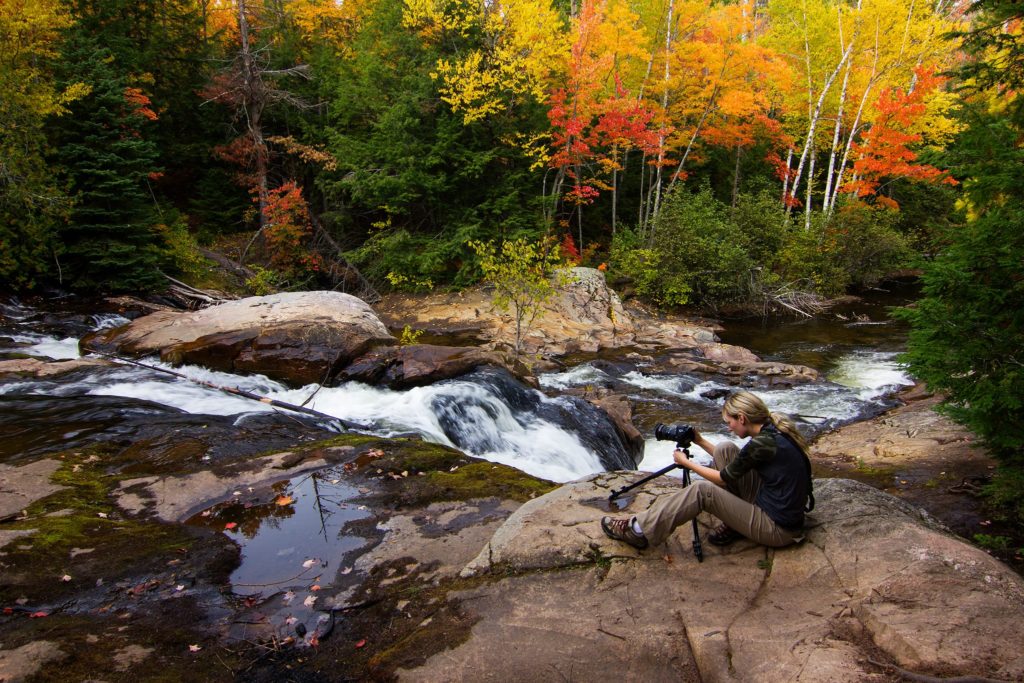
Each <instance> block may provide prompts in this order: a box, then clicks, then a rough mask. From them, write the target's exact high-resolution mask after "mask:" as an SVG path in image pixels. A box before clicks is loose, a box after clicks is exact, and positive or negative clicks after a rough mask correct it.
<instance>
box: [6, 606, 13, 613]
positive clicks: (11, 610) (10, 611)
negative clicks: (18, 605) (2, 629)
mask: <svg viewBox="0 0 1024 683" xmlns="http://www.w3.org/2000/svg"><path fill="white" fill-rule="evenodd" d="M4 614H14V608H13V607H4Z"/></svg>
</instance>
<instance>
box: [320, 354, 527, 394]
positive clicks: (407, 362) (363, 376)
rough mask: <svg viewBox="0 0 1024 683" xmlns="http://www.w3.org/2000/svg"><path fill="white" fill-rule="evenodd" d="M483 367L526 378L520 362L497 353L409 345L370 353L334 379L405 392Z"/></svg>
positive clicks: (358, 359) (525, 369)
mask: <svg viewBox="0 0 1024 683" xmlns="http://www.w3.org/2000/svg"><path fill="white" fill-rule="evenodd" d="M484 365H491V366H494V367H500V368H505V369H506V370H508V371H509V372H510V373H512V374H513V375H516V376H517V377H519V378H520V379H523V378H526V377H528V376H529V369H528V368H526V367H525V366H524V365H523V364H522V363H521V362H518V361H516V360H514V359H513V358H512V357H511V356H509V355H507V354H504V353H500V352H498V351H485V350H483V349H479V348H476V347H459V346H437V345H434V344H411V345H408V346H389V347H378V348H376V349H373V350H372V351H370V352H368V353H365V354H363V355H362V356H360V357H359V358H356V359H355V360H353V361H352V362H351V363H349V364H348V365H347V366H346V367H345V368H343V369H342V370H340V371H339V372H338V374H337V376H336V379H337V380H338V381H346V380H352V381H357V382H363V383H365V384H383V385H386V386H388V387H390V388H392V389H408V388H410V387H417V386H424V385H427V384H433V383H434V382H439V381H441V380H443V379H451V378H453V377H458V376H460V375H464V374H466V373H467V372H471V371H473V370H475V369H476V368H478V367H480V366H484ZM530 379H532V378H530Z"/></svg>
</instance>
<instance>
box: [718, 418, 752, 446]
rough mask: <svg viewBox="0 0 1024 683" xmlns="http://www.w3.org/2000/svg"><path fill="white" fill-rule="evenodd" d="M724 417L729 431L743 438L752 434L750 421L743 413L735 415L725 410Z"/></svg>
mask: <svg viewBox="0 0 1024 683" xmlns="http://www.w3.org/2000/svg"><path fill="white" fill-rule="evenodd" d="M722 419H723V420H725V426H726V427H728V428H729V431H730V432H732V433H733V434H735V435H736V436H738V437H740V438H741V439H745V438H747V437H748V436H750V422H748V421H747V416H746V415H743V414H742V413H741V414H740V415H737V416H736V417H733V416H732V415H730V414H728V413H726V412H723V413H722Z"/></svg>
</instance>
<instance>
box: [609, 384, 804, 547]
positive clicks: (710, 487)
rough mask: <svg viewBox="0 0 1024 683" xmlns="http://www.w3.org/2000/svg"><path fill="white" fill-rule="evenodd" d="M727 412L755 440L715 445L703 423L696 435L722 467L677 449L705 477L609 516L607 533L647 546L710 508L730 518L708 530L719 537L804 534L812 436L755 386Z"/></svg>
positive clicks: (730, 422) (737, 429) (777, 539)
mask: <svg viewBox="0 0 1024 683" xmlns="http://www.w3.org/2000/svg"><path fill="white" fill-rule="evenodd" d="M722 419H723V420H725V423H726V425H727V426H728V428H729V431H731V432H732V433H733V434H735V435H736V436H738V437H740V438H741V439H742V438H746V437H748V436H749V437H751V439H750V441H748V442H747V444H746V445H745V446H744V447H743V448H742V449H740V448H739V447H738V446H737V445H736V444H734V443H732V442H731V441H726V442H723V443H720V444H718V445H717V446H713V445H712V444H711V442H710V441H708V440H707V439H706V438H704V437H703V436H702V435H701V434H700V433H699V432H696V431H695V432H694V437H693V443H695V444H697V445H698V446H700V447H701V448H703V449H704V450H705V451H707V452H708V453H711V454H712V458H713V459H714V462H715V467H714V468H712V467H705V466H704V465H699V464H697V463H696V462H694V461H693V460H690V459H689V458H687V457H686V454H685V453H684V452H683V451H682V450H676V451H675V452H674V453H673V454H672V457H673V459H674V460H675V461H676V464H678V465H679V466H680V467H685V468H687V469H689V470H691V471H692V472H694V473H696V474H699V475H700V476H701V477H703V480H697V481H695V482H693V483H692V484H691V485H690V486H687V487H686V488H684V489H682V490H680V491H679V492H678V493H673V494H672V495H669V496H662V497H661V498H659V499H658V500H657V501H655V503H654V504H653V505H651V507H650V508H648V510H647V511H646V512H642V513H640V514H639V515H637V516H635V517H632V518H620V519H613V518H611V517H604V518H603V519H602V520H601V528H602V529H604V532H605V534H607V535H608V536H609V537H611V538H614V539H615V540H618V541H623V542H624V543H628V544H629V545H631V546H633V547H634V548H639V549H641V550H642V549H644V548H646V547H647V546H649V545H657V544H659V543H662V542H664V541H665V540H666V539H667V538H668V537H669V536H670V535H671V534H672V532H673V531H674V530H675V528H676V527H677V526H680V525H681V524H686V523H687V522H689V521H690V520H692V519H694V518H695V517H696V516H697V514H698V513H700V512H702V511H704V512H709V513H711V514H712V515H714V516H715V517H717V518H718V519H720V520H721V521H722V522H723V523H724V524H722V525H721V526H719V527H718V528H716V529H715V530H714V531H712V532H711V533H710V534H709V535H708V540H709V541H710V542H711V543H713V544H715V545H727V544H729V543H732V542H733V541H735V540H736V539H738V538H740V537H741V536H746V537H747V538H749V539H752V540H754V541H756V542H757V543H760V544H762V545H767V546H772V547H776V548H777V547H781V546H785V545H789V544H790V543H795V542H798V541H801V540H803V525H804V512H805V510H808V511H809V510H810V509H811V508H812V507H813V505H814V497H813V495H812V493H811V462H810V460H809V459H808V458H807V442H806V441H805V440H804V438H803V436H802V435H801V434H800V432H799V431H797V428H796V425H795V424H794V423H793V421H792V420H790V419H789V418H788V417H786V416H784V415H780V414H778V413H771V412H769V411H768V406H766V405H765V404H764V401H762V400H761V399H760V398H758V397H757V396H755V395H754V394H752V393H750V392H748V391H740V392H736V393H734V394H731V395H730V396H729V397H728V398H726V399H725V405H724V406H723V407H722ZM808 503H809V504H808ZM805 504H808V505H807V507H806V508H805Z"/></svg>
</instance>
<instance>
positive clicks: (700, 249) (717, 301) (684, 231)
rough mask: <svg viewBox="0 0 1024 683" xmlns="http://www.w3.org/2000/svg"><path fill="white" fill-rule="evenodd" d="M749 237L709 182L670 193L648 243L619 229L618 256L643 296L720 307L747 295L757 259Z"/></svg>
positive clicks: (616, 260) (667, 302) (615, 255)
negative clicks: (693, 191) (748, 247)
mask: <svg viewBox="0 0 1024 683" xmlns="http://www.w3.org/2000/svg"><path fill="white" fill-rule="evenodd" d="M748 242H749V241H748V239H747V238H746V236H744V235H743V233H742V231H741V230H740V228H739V226H738V225H737V224H736V223H735V222H734V221H733V220H732V218H731V217H730V215H729V212H728V209H727V208H726V206H725V205H724V204H722V203H721V202H719V201H718V200H716V199H715V198H714V197H713V196H712V194H711V189H710V187H708V186H707V185H704V186H703V187H702V188H701V189H700V190H699V191H698V192H697V193H696V194H690V193H688V192H685V191H677V192H674V193H672V194H671V195H670V196H669V197H668V199H667V200H666V202H665V207H664V210H663V211H662V214H661V216H660V218H659V219H658V222H657V224H656V225H655V227H654V231H653V234H652V236H651V238H650V239H648V240H647V241H646V244H644V243H642V242H641V240H640V239H639V238H638V237H637V235H636V234H635V233H632V232H630V231H625V230H624V231H623V232H622V233H621V234H618V235H616V240H615V243H614V244H613V246H612V258H613V261H614V263H615V265H616V268H617V270H619V271H620V272H621V273H622V274H625V275H627V276H628V277H630V278H632V279H633V281H634V282H635V284H636V288H637V293H638V294H640V295H641V296H645V297H647V298H649V299H652V300H653V301H655V302H657V303H659V304H663V305H682V304H694V305H697V306H703V307H710V308H715V307H717V306H719V305H721V304H724V303H728V302H733V301H738V300H741V299H743V298H745V296H746V294H747V292H748V290H749V274H750V271H751V269H752V268H753V267H754V265H755V262H754V261H753V260H752V258H751V256H750V254H749V253H748V252H747V250H746V249H745V247H746V245H747V244H748Z"/></svg>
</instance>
